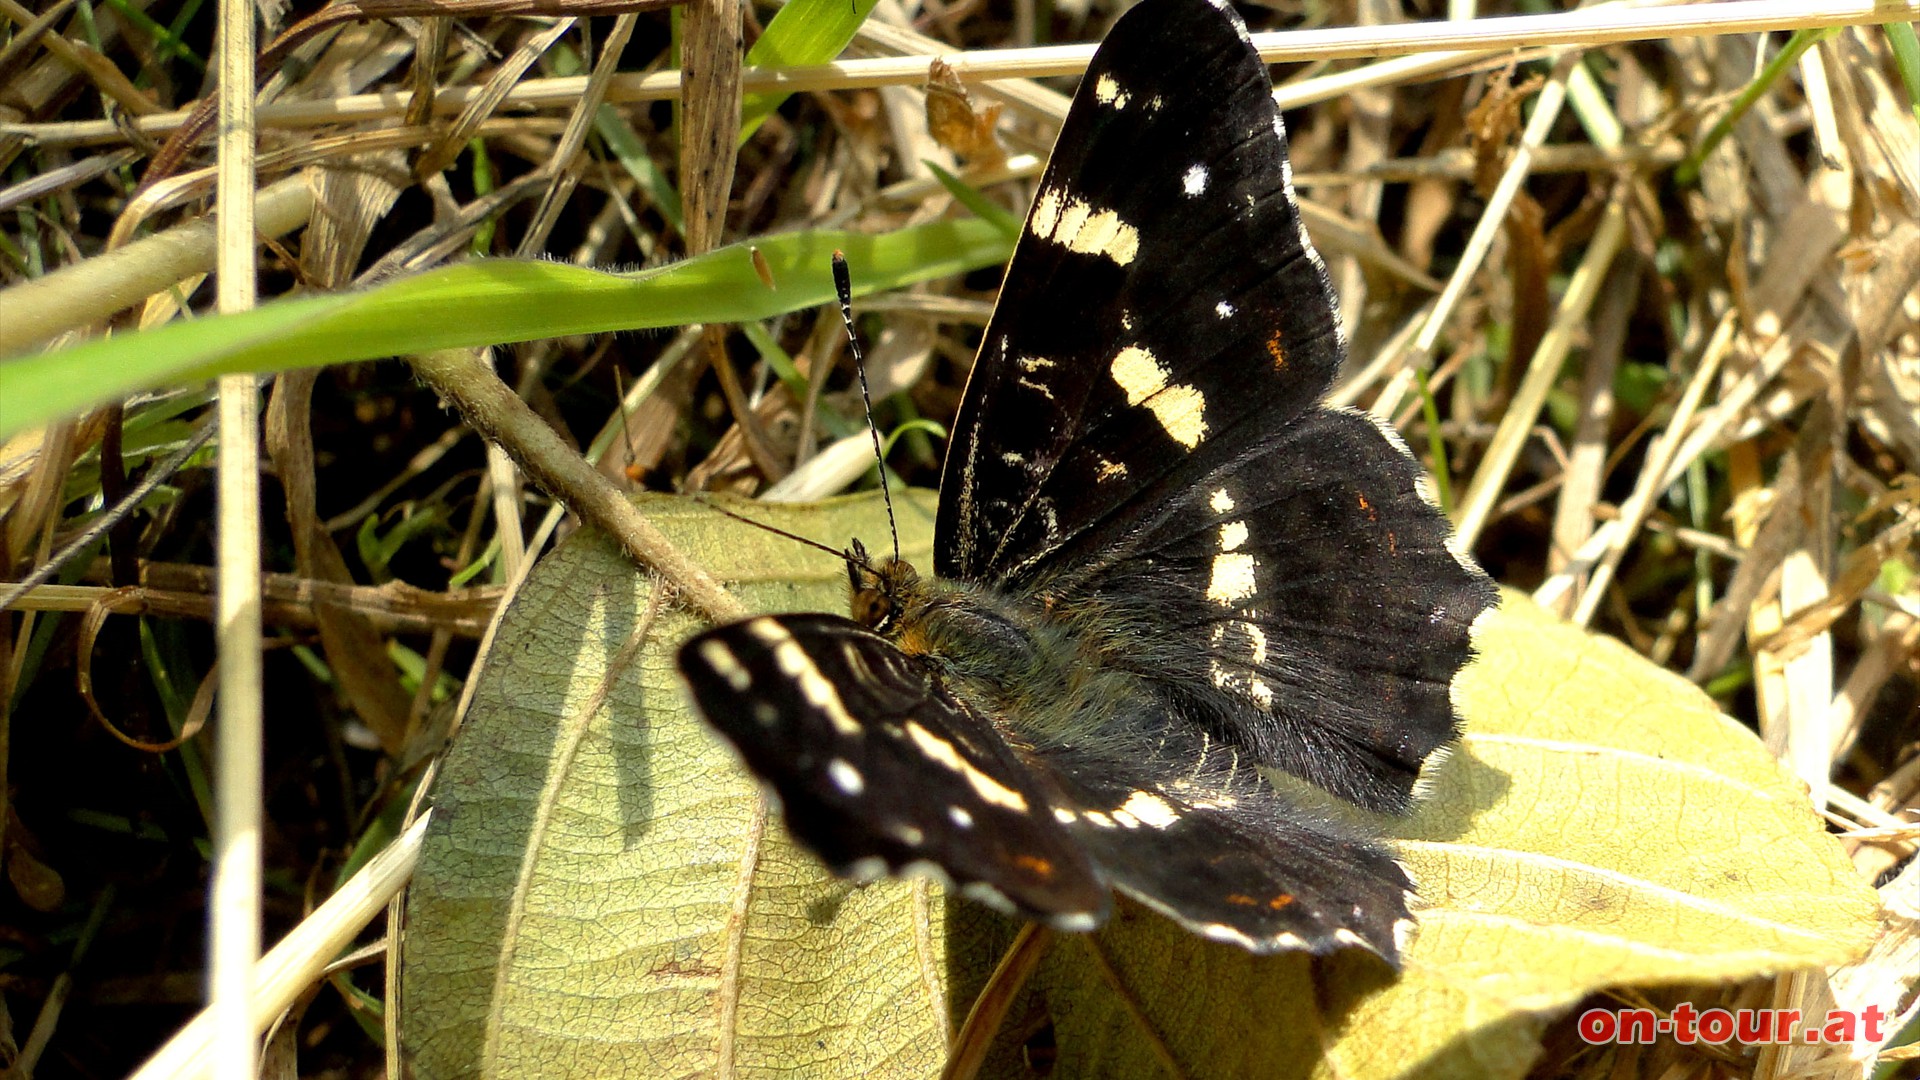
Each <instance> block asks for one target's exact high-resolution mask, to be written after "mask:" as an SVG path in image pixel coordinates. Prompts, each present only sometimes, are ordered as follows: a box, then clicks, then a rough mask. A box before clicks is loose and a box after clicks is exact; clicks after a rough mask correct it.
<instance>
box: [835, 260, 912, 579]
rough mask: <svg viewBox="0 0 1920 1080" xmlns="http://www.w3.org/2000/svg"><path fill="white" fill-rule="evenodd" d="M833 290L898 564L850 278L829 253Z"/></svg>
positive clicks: (897, 544) (890, 494)
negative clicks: (850, 352)
mask: <svg viewBox="0 0 1920 1080" xmlns="http://www.w3.org/2000/svg"><path fill="white" fill-rule="evenodd" d="M833 289H834V292H836V293H838V294H839V296H840V318H841V319H842V320H843V321H844V322H845V323H846V324H847V347H848V348H850V349H852V350H853V370H854V372H855V373H856V374H858V375H859V376H860V403H861V404H862V405H865V406H866V409H867V434H869V435H871V436H873V461H874V464H876V465H878V466H879V467H880V499H881V501H882V502H885V503H886V504H887V532H888V533H890V534H892V536H893V561H894V562H899V561H900V529H899V527H898V526H896V525H895V524H894V522H893V492H892V491H890V490H889V489H888V487H887V459H886V457H885V455H883V454H881V452H880V429H879V428H878V427H876V426H875V425H874V423H873V394H872V392H870V391H869V390H868V389H867V362H866V358H865V357H862V356H861V355H860V335H858V334H856V333H854V332H853V276H852V274H850V273H849V272H848V270H847V257H846V255H845V254H843V253H842V252H838V251H836V252H834V253H833Z"/></svg>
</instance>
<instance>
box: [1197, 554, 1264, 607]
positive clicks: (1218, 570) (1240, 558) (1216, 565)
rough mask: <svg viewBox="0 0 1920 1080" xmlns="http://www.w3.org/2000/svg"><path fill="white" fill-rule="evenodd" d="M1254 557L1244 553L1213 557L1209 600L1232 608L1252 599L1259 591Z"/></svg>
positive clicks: (1208, 585) (1208, 584) (1209, 582)
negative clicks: (1254, 575)
mask: <svg viewBox="0 0 1920 1080" xmlns="http://www.w3.org/2000/svg"><path fill="white" fill-rule="evenodd" d="M1256 565H1257V564H1256V563H1255V562H1254V560H1253V556H1252V555H1249V554H1247V553H1246V552H1244V551H1232V552H1222V553H1221V554H1219V555H1215V556H1214V557H1213V577H1212V578H1211V579H1210V580H1209V581H1208V582H1207V599H1209V600H1211V601H1213V602H1214V603H1216V604H1219V605H1220V606H1222V607H1232V606H1233V605H1235V604H1237V603H1239V602H1240V601H1242V600H1246V599H1249V598H1251V597H1252V596H1253V595H1254V593H1255V592H1256V591H1257V588H1256V586H1255V584H1254V577H1253V571H1254V568H1255V567H1256Z"/></svg>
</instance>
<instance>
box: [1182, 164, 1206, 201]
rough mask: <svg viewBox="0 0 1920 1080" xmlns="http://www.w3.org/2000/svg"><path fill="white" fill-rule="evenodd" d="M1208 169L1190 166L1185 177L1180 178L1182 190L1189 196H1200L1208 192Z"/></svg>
mask: <svg viewBox="0 0 1920 1080" xmlns="http://www.w3.org/2000/svg"><path fill="white" fill-rule="evenodd" d="M1207 179H1208V177H1207V167H1206V166H1205V165H1189V166H1188V167H1187V172H1186V175H1185V176H1182V177H1181V178H1180V190H1182V191H1184V192H1186V193H1187V194H1188V195H1199V194H1201V193H1202V192H1205V191H1206V190H1207Z"/></svg>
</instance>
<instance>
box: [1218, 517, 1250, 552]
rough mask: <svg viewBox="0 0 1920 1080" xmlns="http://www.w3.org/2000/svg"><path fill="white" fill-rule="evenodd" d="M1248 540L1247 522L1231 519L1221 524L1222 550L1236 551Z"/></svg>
mask: <svg viewBox="0 0 1920 1080" xmlns="http://www.w3.org/2000/svg"><path fill="white" fill-rule="evenodd" d="M1246 542H1247V523H1246V522H1244V521H1229V522H1227V523H1226V524H1225V525H1222V526H1220V550H1221V551H1234V550H1237V549H1238V548H1239V547H1240V545H1241V544H1244V543H1246Z"/></svg>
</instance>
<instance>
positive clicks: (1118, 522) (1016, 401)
mask: <svg viewBox="0 0 1920 1080" xmlns="http://www.w3.org/2000/svg"><path fill="white" fill-rule="evenodd" d="M1244 33H1245V29H1244V27H1243V26H1241V24H1240V22H1239V19H1238V17H1237V16H1231V15H1226V14H1223V13H1222V11H1220V10H1216V9H1215V8H1214V7H1213V6H1211V5H1210V4H1207V3H1202V2H1199V0H1149V2H1148V3H1145V4H1142V5H1140V6H1139V7H1138V8H1136V9H1135V11H1134V12H1130V13H1129V15H1128V16H1127V17H1126V18H1123V19H1121V20H1120V22H1119V23H1117V24H1116V25H1115V26H1114V28H1113V30H1112V32H1111V33H1110V34H1109V35H1108V37H1107V39H1106V41H1105V42H1103V43H1102V45H1101V47H1100V51H1099V52H1098V54H1096V56H1095V57H1094V60H1093V63H1092V64H1091V66H1089V68H1088V69H1087V74H1086V77H1085V79H1084V80H1083V81H1082V83H1081V91H1080V93H1079V95H1078V96H1077V97H1076V99H1075V102H1074V107H1073V109H1072V110H1071V111H1070V112H1069V113H1068V116H1067V120H1066V123H1065V125H1064V126H1063V127H1062V128H1061V131H1060V137H1059V141H1058V142H1057V144H1056V145H1055V148H1054V153H1053V158H1052V161H1051V163H1050V164H1049V166H1048V168H1047V171H1046V175H1045V176H1044V178H1043V179H1042V180H1041V183H1040V188H1039V194H1038V196H1037V197H1036V199H1035V201H1034V207H1033V210H1032V211H1031V212H1030V213H1029V215H1028V217H1027V223H1026V229H1025V233H1024V235H1023V236H1022V237H1021V240H1020V243H1019V245H1018V247H1017V248H1016V250H1015V252H1014V256H1013V260H1012V262H1011V263H1010V264H1009V266H1008V268H1007V274H1006V279H1005V281H1004V283H1003V284H1002V287H1001V293H1000V302H999V305H998V306H997V307H996V308H995V311H994V316H993V319H992V322H991V323H990V325H989V326H988V329H987V333H986V337H985V339H984V341H983V344H982V346H981V350H980V355H979V357H978V359H977V360H976V362H975V366H974V370H973V373H972V376H971V377H970V379H969V380H968V383H967V390H966V394H965V397H964V399H963V402H962V405H961V409H960V414H959V416H958V418H957V419H956V421H955V424H954V430H953V442H952V445H951V446H950V447H949V449H948V452H947V460H946V467H945V471H944V473H943V476H942V479H941V501H940V511H939V518H938V523H937V525H936V528H935V555H934V558H935V570H936V571H937V572H938V573H939V574H940V575H941V576H943V577H954V578H960V579H963V580H970V581H993V582H1001V583H1007V584H1017V583H1020V582H1024V581H1027V580H1030V579H1031V578H1032V577H1033V575H1034V574H1035V572H1036V571H1038V570H1039V569H1041V568H1045V567H1056V568H1057V567H1060V566H1066V567H1068V568H1069V569H1070V568H1071V567H1072V565H1073V564H1074V563H1075V562H1076V561H1077V559H1078V558H1079V557H1080V556H1081V555H1082V554H1084V553H1089V552H1097V551H1099V550H1100V549H1101V547H1102V546H1103V545H1104V544H1105V543H1106V541H1107V540H1108V539H1110V538H1111V536H1112V535H1114V534H1115V533H1116V532H1119V531H1123V530H1124V529H1125V527H1126V523H1127V521H1128V520H1129V517H1130V515H1131V514H1132V513H1134V512H1135V511H1137V510H1138V508H1140V507H1143V506H1151V505H1153V504H1154V503H1155V501H1156V500H1160V499H1163V498H1165V497H1166V496H1167V495H1169V494H1172V493H1175V492H1177V491H1179V490H1181V489H1182V488H1183V487H1184V486H1187V485H1188V484H1190V483H1191V482H1192V478H1193V477H1195V476H1198V475H1201V474H1204V473H1205V472H1206V471H1207V470H1208V469H1210V468H1213V467H1217V466H1218V465H1219V464H1221V463H1222V462H1224V461H1227V460H1229V459H1231V458H1233V457H1235V456H1237V455H1240V454H1243V453H1245V452H1246V451H1247V450H1248V449H1249V448H1250V447H1251V446H1252V445H1254V444H1255V443H1257V441H1258V440H1259V439H1260V438H1261V437H1262V436H1263V435H1265V434H1266V433H1268V432H1270V431H1272V430H1274V429H1276V428H1277V427H1279V426H1280V425H1283V424H1285V423H1287V422H1288V421H1289V420H1290V419H1292V418H1293V417H1296V416H1298V415H1300V414H1301V413H1303V412H1305V411H1306V410H1308V409H1309V408H1312V407H1313V406H1314V405H1315V404H1316V403H1317V401H1318V400H1319V398H1320V397H1321V395H1322V394H1324V393H1325V391H1326V388H1327V385H1328V383H1329V381H1330V380H1331V379H1332V378H1333V375H1334V373H1335V371H1336V369H1337V368H1338V367H1339V364H1340V362H1341V356H1342V346H1341V344H1340V336H1339V330H1338V326H1337V323H1336V320H1335V316H1334V308H1333V300H1332V293H1331V291H1330V288H1329V286H1328V284H1327V280H1326V274H1325V271H1324V270H1323V268H1322V266H1321V264H1320V262H1319V259H1318V257H1317V256H1315V255H1314V254H1313V253H1312V250H1311V248H1310V247H1309V246H1308V244H1307V243H1306V239H1305V235H1304V234H1303V233H1302V231H1301V227H1300V213H1299V209H1298V207H1297V206H1296V205H1295V202H1294V199H1293V193H1292V189H1291V184H1290V181H1289V179H1288V166H1287V158H1286V137H1285V134H1284V132H1283V129H1282V126H1281V123H1280V116H1279V113H1278V111H1277V110H1276V109H1275V108H1274V105H1273V100H1272V98H1271V96H1270V92H1271V86H1270V84H1269V81H1268V78H1267V71H1266V67H1265V65H1263V64H1262V63H1261V62H1260V60H1259V57H1258V56H1257V55H1256V54H1255V53H1254V52H1253V50H1252V49H1251V48H1250V47H1249V46H1248V44H1247V42H1246V41H1245V40H1244V37H1243V35H1244Z"/></svg>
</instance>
